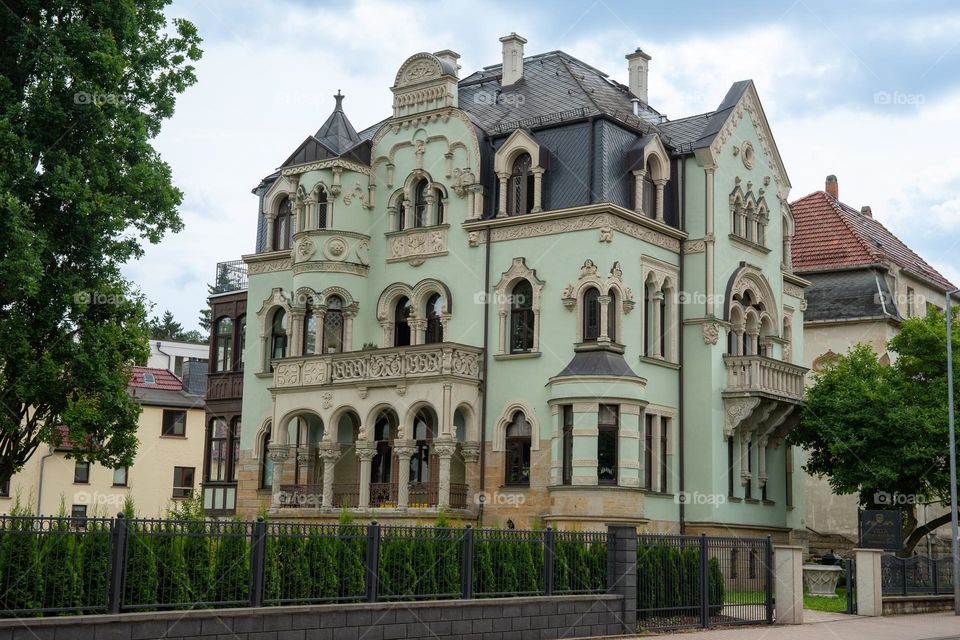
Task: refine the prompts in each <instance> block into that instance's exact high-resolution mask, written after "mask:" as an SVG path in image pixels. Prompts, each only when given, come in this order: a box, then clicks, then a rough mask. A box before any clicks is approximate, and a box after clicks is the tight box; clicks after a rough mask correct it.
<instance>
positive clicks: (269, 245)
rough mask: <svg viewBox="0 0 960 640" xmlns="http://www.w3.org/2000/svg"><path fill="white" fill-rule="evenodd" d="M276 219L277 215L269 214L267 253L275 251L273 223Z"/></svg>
mask: <svg viewBox="0 0 960 640" xmlns="http://www.w3.org/2000/svg"><path fill="white" fill-rule="evenodd" d="M276 219H277V216H276V215H275V214H273V213H268V214H267V251H273V223H274V221H275V220H276Z"/></svg>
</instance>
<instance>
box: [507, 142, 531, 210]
mask: <svg viewBox="0 0 960 640" xmlns="http://www.w3.org/2000/svg"><path fill="white" fill-rule="evenodd" d="M532 169H533V161H532V160H531V159H530V154H529V153H523V154H520V155H519V156H518V157H517V159H516V160H514V161H513V166H512V167H511V170H510V180H509V181H508V182H507V189H508V191H507V215H511V216H518V215H523V214H524V213H530V212H531V211H532V210H533V189H534V179H533V170H532Z"/></svg>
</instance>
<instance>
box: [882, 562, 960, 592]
mask: <svg viewBox="0 0 960 640" xmlns="http://www.w3.org/2000/svg"><path fill="white" fill-rule="evenodd" d="M880 569H881V579H880V584H881V588H882V592H883V595H885V596H919V595H924V596H928V595H933V596H936V595H947V594H952V593H953V561H952V559H951V558H950V557H945V558H939V559H935V558H929V557H927V556H912V557H910V558H898V557H897V556H894V555H889V554H885V555H884V556H883V557H882V558H881V559H880Z"/></svg>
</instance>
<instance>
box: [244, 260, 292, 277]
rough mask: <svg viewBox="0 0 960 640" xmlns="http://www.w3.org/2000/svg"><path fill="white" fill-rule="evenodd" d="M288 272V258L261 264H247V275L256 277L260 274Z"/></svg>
mask: <svg viewBox="0 0 960 640" xmlns="http://www.w3.org/2000/svg"><path fill="white" fill-rule="evenodd" d="M289 270H290V258H277V259H275V260H264V261H262V262H260V261H257V262H250V263H248V264H247V273H248V274H250V275H258V274H261V273H277V272H278V271H289Z"/></svg>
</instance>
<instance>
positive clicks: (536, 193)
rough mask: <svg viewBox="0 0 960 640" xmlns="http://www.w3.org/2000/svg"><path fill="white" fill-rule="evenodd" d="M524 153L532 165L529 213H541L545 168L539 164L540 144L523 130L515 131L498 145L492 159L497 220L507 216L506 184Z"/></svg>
mask: <svg viewBox="0 0 960 640" xmlns="http://www.w3.org/2000/svg"><path fill="white" fill-rule="evenodd" d="M524 153H526V154H529V155H530V160H531V162H532V164H533V166H532V168H531V169H530V171H531V172H532V173H533V209H531V210H530V212H529V213H539V212H541V211H543V174H544V173H545V172H546V168H544V167H543V165H542V162H541V155H540V143H539V142H537V140H536V138H534V137H533V136H532V135H530V134H529V133H527V132H526V131H524V130H523V129H516V130H514V132H513V133H511V134H510V136H509V137H508V138H507V139H506V141H504V143H503V144H502V145H500V148H499V149H497V153H496V155H494V157H493V171H494V173H496V175H497V179H498V180H499V185H500V188H499V198H498V202H497V215H496V217H498V218H505V217H506V216H507V182H508V181H509V180H510V175H511V173H512V171H513V163H514V161H515V160H516V159H517V158H518V157H519V156H521V155H522V154H524Z"/></svg>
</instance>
